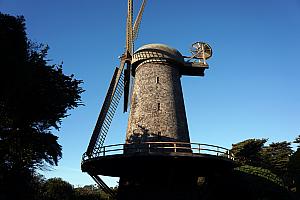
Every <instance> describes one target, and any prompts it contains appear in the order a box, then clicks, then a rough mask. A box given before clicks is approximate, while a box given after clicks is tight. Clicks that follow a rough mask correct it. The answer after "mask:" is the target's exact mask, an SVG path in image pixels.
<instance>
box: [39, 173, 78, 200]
mask: <svg viewBox="0 0 300 200" xmlns="http://www.w3.org/2000/svg"><path fill="white" fill-rule="evenodd" d="M43 199H44V200H72V199H73V186H72V185H71V184H70V183H68V182H66V181H64V180H62V179H61V178H51V179H48V180H47V181H46V182H45V183H44V185H43Z"/></svg>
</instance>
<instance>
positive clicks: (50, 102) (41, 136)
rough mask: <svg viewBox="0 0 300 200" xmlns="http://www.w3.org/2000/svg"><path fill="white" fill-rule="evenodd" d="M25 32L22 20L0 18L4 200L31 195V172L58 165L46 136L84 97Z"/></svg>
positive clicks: (53, 139) (57, 149)
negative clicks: (50, 63)
mask: <svg viewBox="0 0 300 200" xmlns="http://www.w3.org/2000/svg"><path fill="white" fill-rule="evenodd" d="M25 30H26V29H25V19H24V17H22V16H19V17H14V16H10V15H6V14H2V13H0V44H1V45H0V66H1V68H0V69H1V72H0V74H1V75H0V76H1V77H0V195H3V196H5V197H6V198H9V199H21V198H22V199H26V195H25V194H23V193H22V192H16V191H18V190H19V191H23V192H25V193H26V194H28V195H29V196H30V195H32V193H30V189H29V188H30V187H31V185H30V181H29V180H30V179H32V177H33V176H34V174H35V170H36V169H38V168H40V169H44V168H45V167H47V165H57V163H58V160H59V159H60V158H61V156H62V153H61V150H62V148H61V146H60V145H59V144H58V142H57V139H58V137H57V136H55V135H53V134H52V133H51V130H52V129H57V130H58V129H59V126H60V124H61V121H62V119H63V118H65V117H66V116H67V111H68V110H70V109H73V108H76V107H78V106H79V105H81V97H80V94H81V93H82V92H83V89H82V88H81V87H80V84H81V83H82V81H81V80H76V79H75V78H74V76H73V75H70V76H67V75H65V74H64V73H63V70H62V65H49V64H48V62H47V61H48V60H47V59H46V57H47V52H48V49H49V47H48V46H47V45H43V44H37V43H33V42H31V41H30V40H29V39H28V38H27V35H26V31H25ZM17 186H20V187H17ZM4 187H6V189H11V190H4V189H3V188H4ZM27 187H28V188H27ZM26 188H27V189H26ZM4 191H5V192H4ZM4 194H5V195H4ZM24 195H25V197H24ZM29 196H28V199H32V197H29ZM2 199H5V198H2Z"/></svg>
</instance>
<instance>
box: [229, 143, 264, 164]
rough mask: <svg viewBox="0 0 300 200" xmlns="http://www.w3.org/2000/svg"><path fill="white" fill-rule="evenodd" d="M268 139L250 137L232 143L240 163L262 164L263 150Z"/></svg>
mask: <svg viewBox="0 0 300 200" xmlns="http://www.w3.org/2000/svg"><path fill="white" fill-rule="evenodd" d="M266 142H267V139H248V140H245V141H242V142H239V143H236V144H233V145H232V149H231V152H232V153H233V154H234V156H235V160H236V162H237V163H239V164H240V165H252V166H262V165H263V160H262V157H261V151H262V148H263V146H264V144H265V143H266Z"/></svg>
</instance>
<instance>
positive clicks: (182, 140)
mask: <svg viewBox="0 0 300 200" xmlns="http://www.w3.org/2000/svg"><path fill="white" fill-rule="evenodd" d="M145 3H146V1H145V0H143V3H142V6H141V9H140V11H139V13H138V16H137V19H136V21H135V23H134V24H133V23H132V13H133V12H132V8H133V6H132V0H128V16H127V28H126V32H127V34H126V50H125V52H124V54H123V55H122V56H121V57H120V60H121V63H120V67H119V68H116V69H115V72H114V74H113V77H112V80H111V83H110V86H109V89H108V91H107V95H106V97H105V100H104V103H103V106H102V108H101V111H100V114H99V117H98V119H97V122H96V126H95V129H94V131H93V134H92V137H91V140H90V143H89V145H88V148H87V151H86V153H84V155H83V159H82V165H81V168H82V171H84V172H87V173H88V174H89V175H90V176H91V177H92V178H93V179H94V180H95V181H96V182H97V183H98V184H99V186H100V187H101V188H102V189H103V190H104V191H106V192H107V193H109V194H110V195H112V196H115V195H116V194H115V193H114V192H113V191H112V190H111V189H110V188H109V187H108V186H107V185H106V184H105V183H104V182H103V181H102V180H101V178H100V176H99V175H104V176H114V177H120V181H119V191H118V194H117V199H119V200H126V199H132V200H135V199H182V200H183V199H192V198H193V195H194V194H193V188H194V187H195V185H196V181H197V177H199V176H201V175H203V173H211V172H214V171H218V172H220V171H224V170H225V171H226V170H227V169H229V168H231V167H232V162H231V159H232V157H231V155H230V153H229V151H228V150H227V149H225V148H222V147H218V146H214V145H207V144H197V143H191V142H190V137H189V131H188V124H187V119H186V113H185V107H184V99H183V94H182V88H181V82H180V78H181V76H183V75H188V76H204V70H205V69H207V68H208V64H207V63H206V59H208V58H210V57H211V55H212V50H211V48H210V46H209V45H208V44H206V43H203V42H196V43H194V44H193V45H192V49H191V52H192V56H190V57H185V56H183V55H182V54H181V53H180V52H179V51H178V50H176V49H174V48H171V47H169V46H167V45H163V44H148V45H144V46H142V47H140V48H139V49H137V50H136V51H134V50H133V47H134V45H133V41H134V40H135V38H136V37H137V32H138V27H139V24H140V21H141V17H142V13H143V10H144V7H145ZM132 77H133V78H134V84H132V81H131V80H132ZM131 85H132V86H131ZM130 88H132V90H130ZM123 93H124V112H126V111H127V107H128V104H129V98H130V97H131V101H130V102H131V104H130V114H129V119H128V127H127V131H126V141H125V143H124V144H115V145H108V146H104V141H105V138H106V135H107V133H108V129H109V126H110V123H111V121H112V118H113V115H114V113H115V111H116V107H117V105H118V102H119V101H120V99H121V96H122V94H123ZM212 154H213V155H212ZM220 155H222V156H220ZM220 166H221V170H219V168H220ZM217 168H218V170H217Z"/></svg>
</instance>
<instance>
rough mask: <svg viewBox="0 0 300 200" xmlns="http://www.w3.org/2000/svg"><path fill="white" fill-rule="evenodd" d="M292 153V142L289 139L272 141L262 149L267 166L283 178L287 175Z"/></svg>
mask: <svg viewBox="0 0 300 200" xmlns="http://www.w3.org/2000/svg"><path fill="white" fill-rule="evenodd" d="M292 153H293V150H292V147H291V143H290V142H287V141H284V142H277V143H272V144H270V145H269V146H267V147H264V148H263V150H262V156H263V159H264V163H265V166H266V167H267V168H268V169H270V170H271V171H272V172H273V173H275V174H277V175H278V176H280V177H281V178H284V176H285V175H287V172H288V171H287V170H288V169H287V168H288V163H289V159H290V156H291V155H292Z"/></svg>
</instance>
